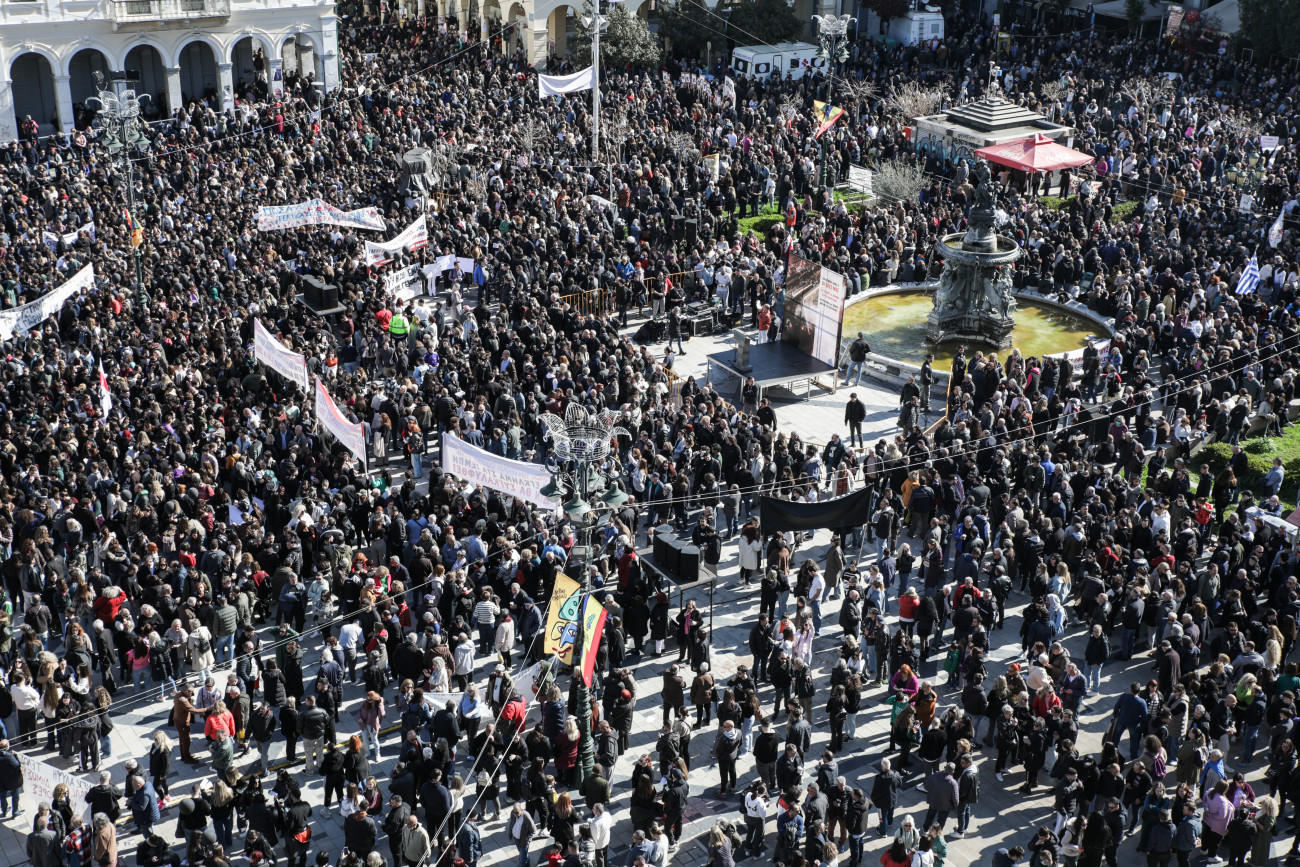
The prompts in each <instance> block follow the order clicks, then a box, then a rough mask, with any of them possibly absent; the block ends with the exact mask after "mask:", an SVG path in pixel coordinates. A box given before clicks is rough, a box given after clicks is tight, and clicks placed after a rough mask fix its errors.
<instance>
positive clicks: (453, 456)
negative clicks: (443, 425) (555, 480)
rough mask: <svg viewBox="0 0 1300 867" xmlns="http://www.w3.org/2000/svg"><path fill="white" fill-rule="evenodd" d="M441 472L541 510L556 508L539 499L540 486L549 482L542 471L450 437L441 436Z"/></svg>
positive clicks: (541, 497) (554, 502)
mask: <svg viewBox="0 0 1300 867" xmlns="http://www.w3.org/2000/svg"><path fill="white" fill-rule="evenodd" d="M442 468H443V470H445V471H446V472H448V473H450V474H452V475H453V476H456V477H458V478H462V479H464V480H465V481H467V482H473V483H474V484H476V485H482V486H483V487H485V488H491V489H492V490H494V491H500V492H501V493H503V494H509V495H510V496H512V497H518V498H519V499H521V500H523V501H524V502H526V503H532V504H533V505H534V506H540V507H541V508H543V509H554V508H555V507H556V506H557V505H559V502H558V501H557V500H552V499H550V498H549V497H545V496H543V495H542V486H543V485H545V484H546V483H547V482H549V481H550V480H551V476H550V473H548V472H546V468H545V467H541V466H538V465H537V464H526V463H524V462H523V461H512V460H510V459H509V458H503V457H501V456H500V455H494V454H492V452H489V451H486V450H484V449H481V448H478V447H477V446H472V445H470V444H469V443H467V442H465V441H464V440H462V439H459V438H457V437H454V436H452V435H451V434H443V435H442Z"/></svg>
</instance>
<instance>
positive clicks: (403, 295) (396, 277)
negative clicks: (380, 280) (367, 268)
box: [384, 265, 421, 301]
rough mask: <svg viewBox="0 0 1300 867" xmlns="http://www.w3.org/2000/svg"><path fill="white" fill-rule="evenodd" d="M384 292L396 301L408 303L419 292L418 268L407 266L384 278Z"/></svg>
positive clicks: (416, 266)
mask: <svg viewBox="0 0 1300 867" xmlns="http://www.w3.org/2000/svg"><path fill="white" fill-rule="evenodd" d="M384 291H385V292H386V293H388V295H389V296H391V297H392V298H394V299H396V300H398V301H409V300H411V299H412V298H414V297H415V296H416V295H419V294H421V292H420V266H419V265H407V266H406V267H405V268H403V269H402V270H400V271H394V272H393V273H392V274H386V275H385V276H384Z"/></svg>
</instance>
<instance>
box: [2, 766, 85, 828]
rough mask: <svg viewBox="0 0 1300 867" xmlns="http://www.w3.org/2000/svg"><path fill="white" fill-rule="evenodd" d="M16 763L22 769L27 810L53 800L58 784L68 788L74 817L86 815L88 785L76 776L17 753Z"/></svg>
mask: <svg viewBox="0 0 1300 867" xmlns="http://www.w3.org/2000/svg"><path fill="white" fill-rule="evenodd" d="M18 762H19V763H20V764H21V765H22V768H23V792H22V794H23V797H25V798H28V799H29V801H28V807H27V808H28V809H29V810H30V809H34V807H35V806H36V805H37V804H40V803H42V802H44V803H47V804H48V803H49V802H51V801H53V800H54V787H55V786H57V785H59V783H62V784H64V785H65V786H67V787H68V799H69V803H70V804H71V805H72V813H73V815H74V816H77V817H80V818H84V817H85V815H86V795H87V793H89V792H90V783H88V782H86V781H85V780H83V779H81V778H80V777H78V776H75V775H73V774H69V773H68V772H66V771H61V770H59V769H58V768H56V767H54V765H50V764H46V763H45V762H41V761H37V760H36V759H33V758H31V757H29V756H25V755H23V754H22V753H18Z"/></svg>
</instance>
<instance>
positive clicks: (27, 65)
mask: <svg viewBox="0 0 1300 867" xmlns="http://www.w3.org/2000/svg"><path fill="white" fill-rule="evenodd" d="M9 78H10V79H11V80H12V81H13V92H14V120H15V121H17V123H18V129H19V132H22V129H23V121H25V120H26V119H27V117H28V116H29V115H30V116H31V118H32V120H34V121H36V124H37V126H38V127H39V130H40V135H50V134H51V133H53V132H54V131H55V130H56V129H57V128H58V125H59V109H58V105H59V101H58V98H57V97H56V96H55V93H54V71H53V70H52V69H51V68H50V62H49V61H48V60H46V59H45V57H44V56H43V55H40V54H36V53H35V52H31V51H29V52H28V53H26V54H21V55H19V56H18V58H17V59H16V60H14V62H13V66H11V67H9Z"/></svg>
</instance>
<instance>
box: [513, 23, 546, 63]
mask: <svg viewBox="0 0 1300 867" xmlns="http://www.w3.org/2000/svg"><path fill="white" fill-rule="evenodd" d="M520 23H522V22H520ZM550 42H551V30H550V28H549V27H547V26H546V19H545V18H543V19H542V26H541V28H540V29H538V27H537V25H536V23H532V24H531V26H530V27H529V28H528V35H527V37H526V38H525V40H524V51H525V53H526V54H527V55H528V62H529V63H531V64H533V66H540V65H541V64H542V63H544V62H545V61H546V49H547V47H548V46H549V45H550Z"/></svg>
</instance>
